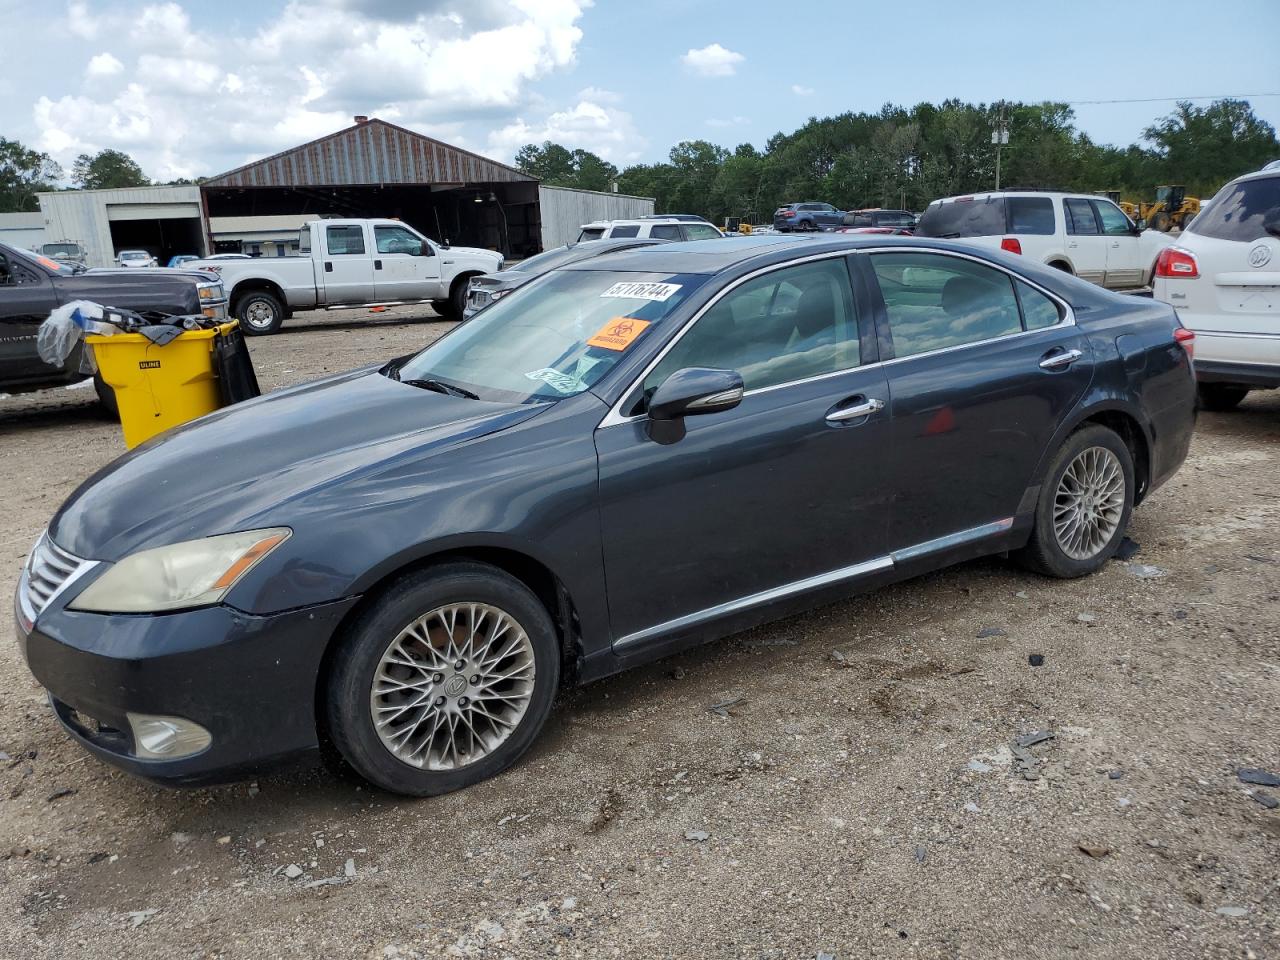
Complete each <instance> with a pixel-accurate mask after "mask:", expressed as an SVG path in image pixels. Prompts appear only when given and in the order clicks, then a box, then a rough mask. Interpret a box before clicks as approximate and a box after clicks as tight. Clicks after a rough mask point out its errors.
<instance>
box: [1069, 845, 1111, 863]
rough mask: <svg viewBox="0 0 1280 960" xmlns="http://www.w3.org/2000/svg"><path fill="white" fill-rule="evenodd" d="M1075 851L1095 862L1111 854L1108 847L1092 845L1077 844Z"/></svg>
mask: <svg viewBox="0 0 1280 960" xmlns="http://www.w3.org/2000/svg"><path fill="white" fill-rule="evenodd" d="M1076 849H1077V850H1079V851H1080V852H1081V853H1083V854H1085V855H1086V856H1090V857H1093V859H1095V860H1101V859H1102V858H1103V857H1105V856H1106V855H1107V854H1109V853H1110V852H1111V848H1110V847H1102V846H1098V845H1097V844H1094V843H1077V844H1076Z"/></svg>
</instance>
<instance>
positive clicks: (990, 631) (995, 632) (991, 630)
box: [978, 627, 1008, 640]
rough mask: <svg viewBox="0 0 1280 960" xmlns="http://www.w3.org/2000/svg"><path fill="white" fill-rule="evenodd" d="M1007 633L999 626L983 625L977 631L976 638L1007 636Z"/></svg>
mask: <svg viewBox="0 0 1280 960" xmlns="http://www.w3.org/2000/svg"><path fill="white" fill-rule="evenodd" d="M1007 636H1008V634H1007V633H1005V632H1004V630H1003V629H1002V628H1000V627H983V628H982V629H981V630H979V631H978V639H979V640H986V639H987V638H988V637H1007Z"/></svg>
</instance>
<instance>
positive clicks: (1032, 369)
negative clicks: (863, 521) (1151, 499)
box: [869, 251, 1093, 552]
mask: <svg viewBox="0 0 1280 960" xmlns="http://www.w3.org/2000/svg"><path fill="white" fill-rule="evenodd" d="M869 259H870V261H871V267H872V270H873V272H874V274H875V278H876V281H877V283H878V286H879V290H880V293H881V296H882V298H883V311H884V312H883V315H882V316H883V317H884V320H885V326H886V329H885V330H883V331H882V342H885V341H886V340H887V341H889V342H891V344H892V349H893V359H892V360H890V361H889V362H887V363H886V364H885V367H886V369H887V370H888V371H889V395H890V404H891V406H890V411H889V412H890V413H891V414H892V416H891V420H890V424H891V431H892V439H891V441H890V443H888V444H887V445H886V446H885V449H884V457H885V459H886V460H887V463H886V469H887V470H888V471H889V475H890V476H892V477H893V478H894V492H895V501H894V505H893V517H894V522H893V531H892V534H891V537H890V542H889V546H890V548H891V550H892V551H894V552H898V551H903V550H906V551H911V550H912V549H913V548H919V547H921V546H923V545H927V544H930V543H933V542H935V541H937V540H939V539H941V538H953V537H957V536H958V537H961V538H963V537H965V536H968V535H970V534H973V533H974V531H983V530H986V531H987V532H988V533H994V532H995V531H996V530H997V529H1007V526H1008V523H1007V521H1009V520H1010V519H1011V518H1013V517H1014V516H1015V515H1016V514H1017V513H1018V508H1019V504H1020V503H1021V501H1022V498H1023V496H1024V494H1025V493H1026V491H1027V488H1028V485H1029V484H1030V482H1031V477H1032V475H1033V473H1034V472H1035V468H1036V465H1037V463H1038V462H1039V460H1040V457H1041V454H1042V453H1043V452H1044V450H1045V448H1046V446H1047V445H1048V442H1049V440H1050V438H1051V437H1052V436H1053V434H1054V432H1055V431H1056V430H1057V428H1058V425H1059V424H1060V423H1061V422H1062V420H1063V418H1064V417H1065V416H1066V415H1067V413H1068V412H1069V411H1070V410H1071V408H1072V407H1073V406H1075V403H1076V401H1077V400H1078V399H1079V398H1080V397H1081V395H1082V394H1083V393H1084V390H1085V388H1086V387H1087V386H1088V384H1089V381H1090V379H1091V378H1092V372H1093V364H1092V354H1091V353H1090V350H1089V344H1088V340H1087V338H1086V337H1085V336H1084V335H1083V334H1082V333H1081V332H1080V330H1079V329H1078V328H1077V327H1076V326H1075V325H1074V323H1071V322H1069V321H1068V318H1067V313H1066V310H1065V308H1064V307H1062V306H1061V305H1059V304H1058V303H1057V302H1056V301H1054V300H1053V299H1051V298H1050V297H1048V296H1046V294H1045V293H1043V292H1042V291H1040V290H1038V289H1036V288H1035V287H1032V286H1031V285H1030V284H1027V283H1025V282H1024V281H1022V280H1021V279H1018V278H1016V277H1015V276H1013V275H1012V274H1010V273H1007V272H1005V271H1004V270H1001V269H997V268H996V267H995V266H992V265H990V264H987V263H985V262H983V261H981V260H978V259H976V258H970V257H965V256H959V255H955V254H945V253H932V252H928V253H926V252H919V253H917V252H907V251H902V252H893V251H886V252H883V253H872V254H870V256H869ZM1001 525H1003V526H1001ZM984 535H986V534H984V533H981V532H979V533H977V534H975V536H977V537H981V536H984Z"/></svg>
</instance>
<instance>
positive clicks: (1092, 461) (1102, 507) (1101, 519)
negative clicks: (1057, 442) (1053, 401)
mask: <svg viewBox="0 0 1280 960" xmlns="http://www.w3.org/2000/svg"><path fill="white" fill-rule="evenodd" d="M1134 489H1135V485H1134V472H1133V455H1132V454H1131V453H1130V451H1129V448H1128V446H1126V445H1125V442H1124V441H1123V440H1122V439H1121V438H1120V437H1119V436H1118V435H1117V434H1116V433H1115V432H1114V431H1112V430H1109V429H1107V428H1106V427H1103V426H1098V425H1092V426H1088V427H1085V428H1084V429H1082V430H1077V431H1076V432H1075V433H1073V434H1072V435H1071V436H1070V437H1068V438H1067V441H1066V443H1064V444H1063V445H1062V448H1061V449H1060V450H1059V451H1058V452H1057V454H1056V455H1055V457H1054V458H1053V462H1052V463H1051V464H1050V466H1049V470H1048V473H1047V474H1046V476H1045V479H1044V483H1043V484H1042V485H1041V487H1040V491H1041V492H1040V501H1039V503H1038V505H1037V507H1036V522H1035V529H1034V530H1033V531H1032V533H1031V540H1030V542H1029V543H1028V544H1027V547H1026V549H1025V550H1023V551H1022V559H1023V561H1024V562H1025V563H1026V564H1027V565H1028V566H1029V567H1031V568H1032V569H1033V570H1037V571H1039V572H1040V573H1045V574H1048V575H1050V576H1055V577H1082V576H1084V575H1085V574H1089V573H1093V572H1094V571H1095V570H1097V569H1098V568H1099V567H1101V566H1102V565H1103V564H1104V563H1106V561H1107V560H1108V559H1109V558H1110V557H1111V555H1112V554H1114V553H1115V551H1116V548H1117V547H1119V546H1120V540H1121V538H1122V537H1123V536H1124V530H1125V527H1126V526H1128V523H1129V514H1130V513H1131V512H1132V510H1133V494H1134Z"/></svg>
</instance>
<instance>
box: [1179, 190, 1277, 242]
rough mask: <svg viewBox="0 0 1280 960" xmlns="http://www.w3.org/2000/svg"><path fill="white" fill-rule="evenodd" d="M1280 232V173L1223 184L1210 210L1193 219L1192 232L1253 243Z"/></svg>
mask: <svg viewBox="0 0 1280 960" xmlns="http://www.w3.org/2000/svg"><path fill="white" fill-rule="evenodd" d="M1268 227H1270V228H1271V230H1272V231H1275V232H1274V233H1272V234H1270V235H1271V236H1275V235H1280V177H1265V178H1263V179H1261V180H1242V181H1241V182H1240V183H1232V184H1228V185H1227V186H1225V187H1223V188H1222V190H1221V191H1219V193H1218V195H1217V196H1216V197H1214V198H1213V202H1212V203H1210V204H1209V208H1208V209H1207V210H1202V211H1201V212H1200V215H1199V216H1198V217H1196V218H1195V219H1194V220H1192V221H1191V227H1190V230H1191V232H1192V233H1198V234H1202V235H1203V236H1206V237H1214V238H1216V239H1218V240H1238V241H1240V242H1241V243H1251V242H1252V241H1254V240H1260V239H1261V238H1263V237H1265V236H1268V235H1269V234H1268V230H1267V228H1268Z"/></svg>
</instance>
